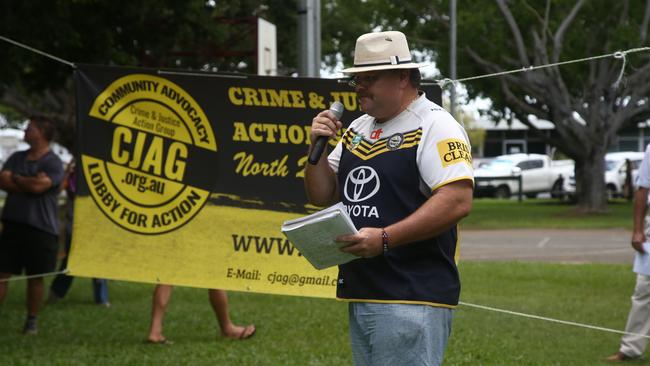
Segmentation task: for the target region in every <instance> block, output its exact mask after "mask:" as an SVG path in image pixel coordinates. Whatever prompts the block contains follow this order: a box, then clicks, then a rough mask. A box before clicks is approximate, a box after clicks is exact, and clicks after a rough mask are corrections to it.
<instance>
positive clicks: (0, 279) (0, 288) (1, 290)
mask: <svg viewBox="0 0 650 366" xmlns="http://www.w3.org/2000/svg"><path fill="white" fill-rule="evenodd" d="M9 277H11V273H0V305H2V304H3V303H4V301H5V297H6V296H7V290H8V289H9V283H8V282H7V280H8V279H9Z"/></svg>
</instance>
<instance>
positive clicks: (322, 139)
mask: <svg viewBox="0 0 650 366" xmlns="http://www.w3.org/2000/svg"><path fill="white" fill-rule="evenodd" d="M330 112H332V113H333V114H334V117H336V119H337V120H338V119H341V116H343V103H341V102H339V101H336V102H334V103H332V105H331V106H330ZM327 140H328V137H327V136H318V138H317V139H316V142H315V143H314V148H313V149H312V150H311V154H309V164H311V165H316V164H317V163H318V160H320V156H321V155H323V150H324V149H325V144H327Z"/></svg>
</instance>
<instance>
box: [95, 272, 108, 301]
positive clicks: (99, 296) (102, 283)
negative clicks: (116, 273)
mask: <svg viewBox="0 0 650 366" xmlns="http://www.w3.org/2000/svg"><path fill="white" fill-rule="evenodd" d="M93 298H94V299H95V304H100V305H104V306H110V304H111V303H110V302H109V301H108V281H107V280H105V279H103V278H93Z"/></svg>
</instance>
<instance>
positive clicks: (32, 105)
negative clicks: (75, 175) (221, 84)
mask: <svg viewBox="0 0 650 366" xmlns="http://www.w3.org/2000/svg"><path fill="white" fill-rule="evenodd" d="M256 16H261V17H263V18H265V19H267V20H269V21H271V22H274V23H278V24H279V25H278V29H279V30H280V31H279V32H278V38H279V39H278V47H279V50H278V55H279V62H278V63H279V69H280V70H281V72H284V73H287V74H290V73H292V72H294V71H295V68H296V66H295V65H296V63H297V62H296V60H295V57H296V51H295V47H294V45H295V41H294V40H295V38H296V25H295V18H296V16H297V14H296V4H295V3H293V2H286V1H279V0H271V1H251V0H235V1H228V2H224V1H217V2H214V5H211V4H210V2H206V1H205V0H188V1H175V0H139V1H126V0H115V1H109V0H66V1H20V0H7V1H3V2H1V3H0V35H2V36H4V37H7V38H10V39H13V40H16V41H18V42H20V43H23V44H26V45H28V46H31V47H33V48H36V49H38V50H42V51H44V52H46V53H49V54H52V55H54V56H57V57H60V58H61V59H64V60H67V61H70V62H73V63H93V64H105V65H119V66H146V67H157V68H185V69H194V70H206V71H227V72H246V73H253V72H254V70H253V67H254V61H253V58H254V52H253V50H254V47H255V36H256V34H255V28H254V26H253V24H254V21H255V17H256ZM72 71H73V70H72V68H71V67H70V66H68V65H65V64H62V63H59V62H57V61H54V60H52V59H49V58H46V57H44V56H42V55H38V54H36V53H32V52H29V51H27V50H24V49H22V48H19V47H17V46H14V45H10V44H8V43H5V42H0V106H1V108H0V110H2V111H4V113H5V114H6V113H9V115H10V117H11V119H12V120H15V119H16V116H17V115H18V116H22V117H23V118H24V117H26V116H29V115H31V114H46V115H50V116H52V117H54V119H55V120H56V121H57V122H58V126H59V128H58V132H59V141H60V142H61V143H63V144H64V145H65V146H67V147H71V146H72V145H73V139H74V133H73V126H74V120H75V109H74V91H73V87H72V78H71V76H72Z"/></svg>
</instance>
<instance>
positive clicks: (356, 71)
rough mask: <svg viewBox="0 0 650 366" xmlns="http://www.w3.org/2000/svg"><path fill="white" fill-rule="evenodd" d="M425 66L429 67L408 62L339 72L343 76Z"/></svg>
mask: <svg viewBox="0 0 650 366" xmlns="http://www.w3.org/2000/svg"><path fill="white" fill-rule="evenodd" d="M427 66H430V64H424V63H416V62H409V63H406V64H398V65H374V66H358V67H357V66H355V67H348V68H347V69H343V70H341V72H342V73H344V74H356V73H359V72H366V71H378V70H397V69H418V68H420V67H427Z"/></svg>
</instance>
